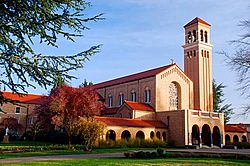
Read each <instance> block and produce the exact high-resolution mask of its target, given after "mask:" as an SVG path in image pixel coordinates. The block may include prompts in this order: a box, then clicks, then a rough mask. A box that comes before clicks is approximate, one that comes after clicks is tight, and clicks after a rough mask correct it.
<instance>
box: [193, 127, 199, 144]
mask: <svg viewBox="0 0 250 166" xmlns="http://www.w3.org/2000/svg"><path fill="white" fill-rule="evenodd" d="M199 135H200V129H199V126H197V125H193V127H192V144H193V145H199V144H200V137H199Z"/></svg>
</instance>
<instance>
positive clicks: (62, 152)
mask: <svg viewBox="0 0 250 166" xmlns="http://www.w3.org/2000/svg"><path fill="white" fill-rule="evenodd" d="M155 149H156V148H110V149H93V151H92V152H85V151H83V150H48V151H38V152H19V153H3V154H0V159H5V158H16V157H31V156H51V155H70V154H87V153H116V152H127V151H132V150H155Z"/></svg>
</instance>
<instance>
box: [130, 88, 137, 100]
mask: <svg viewBox="0 0 250 166" xmlns="http://www.w3.org/2000/svg"><path fill="white" fill-rule="evenodd" d="M131 101H134V102H136V92H135V91H134V90H132V91H131Z"/></svg>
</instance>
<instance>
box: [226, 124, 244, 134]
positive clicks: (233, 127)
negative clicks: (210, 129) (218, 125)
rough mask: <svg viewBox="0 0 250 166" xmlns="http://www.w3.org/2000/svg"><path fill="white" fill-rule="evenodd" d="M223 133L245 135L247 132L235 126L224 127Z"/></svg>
mask: <svg viewBox="0 0 250 166" xmlns="http://www.w3.org/2000/svg"><path fill="white" fill-rule="evenodd" d="M224 128H225V132H236V133H247V130H245V129H243V128H242V127H240V126H236V125H225V126H224Z"/></svg>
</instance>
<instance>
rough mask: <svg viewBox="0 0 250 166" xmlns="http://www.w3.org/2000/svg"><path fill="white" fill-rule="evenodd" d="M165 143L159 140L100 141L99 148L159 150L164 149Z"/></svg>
mask: <svg viewBox="0 0 250 166" xmlns="http://www.w3.org/2000/svg"><path fill="white" fill-rule="evenodd" d="M166 145H167V144H166V142H164V141H162V140H159V139H146V140H139V139H129V140H126V139H120V140H117V141H112V140H109V141H105V140H100V143H99V146H100V148H159V147H166Z"/></svg>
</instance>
